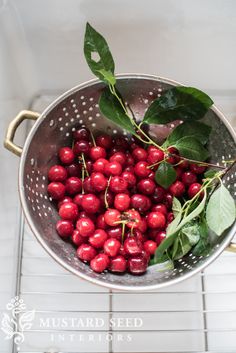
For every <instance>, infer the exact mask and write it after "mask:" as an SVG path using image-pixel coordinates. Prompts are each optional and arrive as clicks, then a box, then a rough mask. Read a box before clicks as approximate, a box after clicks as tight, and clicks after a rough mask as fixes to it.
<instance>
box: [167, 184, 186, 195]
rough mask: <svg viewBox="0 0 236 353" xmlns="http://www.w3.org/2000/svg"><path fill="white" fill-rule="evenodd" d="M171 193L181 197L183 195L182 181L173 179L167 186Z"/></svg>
mask: <svg viewBox="0 0 236 353" xmlns="http://www.w3.org/2000/svg"><path fill="white" fill-rule="evenodd" d="M169 190H170V192H171V194H172V195H173V196H175V197H181V196H183V194H184V192H185V186H184V183H183V182H182V181H179V180H177V181H175V182H174V183H173V184H172V185H171V186H170V188H169Z"/></svg>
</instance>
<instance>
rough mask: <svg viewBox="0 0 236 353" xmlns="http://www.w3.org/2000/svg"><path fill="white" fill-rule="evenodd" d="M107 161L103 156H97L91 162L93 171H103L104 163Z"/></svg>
mask: <svg viewBox="0 0 236 353" xmlns="http://www.w3.org/2000/svg"><path fill="white" fill-rule="evenodd" d="M107 163H109V162H108V160H107V159H105V158H99V159H97V160H96V161H95V162H94V163H93V171H94V172H100V173H104V170H105V165H106V164H107Z"/></svg>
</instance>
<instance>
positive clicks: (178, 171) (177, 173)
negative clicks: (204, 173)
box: [175, 166, 183, 180]
mask: <svg viewBox="0 0 236 353" xmlns="http://www.w3.org/2000/svg"><path fill="white" fill-rule="evenodd" d="M175 171H176V179H177V180H179V179H181V177H182V174H183V169H182V168H180V167H179V166H178V167H177V168H175Z"/></svg>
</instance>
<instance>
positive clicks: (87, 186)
mask: <svg viewBox="0 0 236 353" xmlns="http://www.w3.org/2000/svg"><path fill="white" fill-rule="evenodd" d="M83 187H84V191H85V192H87V193H89V194H92V193H93V192H95V190H94V188H93V187H92V184H91V177H89V176H88V177H86V178H85V179H84V182H83Z"/></svg>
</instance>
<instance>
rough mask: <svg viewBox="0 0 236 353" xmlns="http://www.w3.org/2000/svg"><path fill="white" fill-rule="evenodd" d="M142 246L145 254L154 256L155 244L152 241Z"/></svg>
mask: <svg viewBox="0 0 236 353" xmlns="http://www.w3.org/2000/svg"><path fill="white" fill-rule="evenodd" d="M143 246H144V250H146V252H147V253H149V254H150V255H154V254H155V251H156V248H157V243H156V242H155V241H153V240H147V241H145V243H144V244H143Z"/></svg>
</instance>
